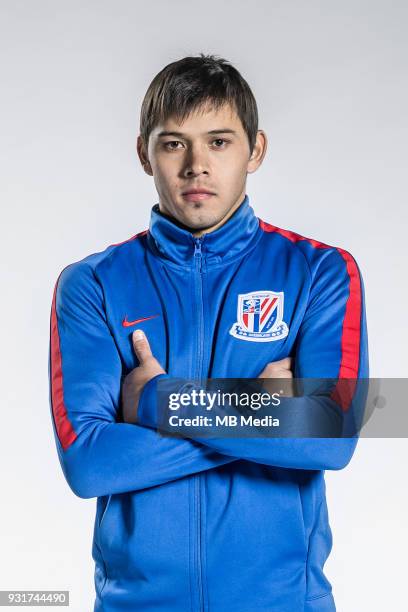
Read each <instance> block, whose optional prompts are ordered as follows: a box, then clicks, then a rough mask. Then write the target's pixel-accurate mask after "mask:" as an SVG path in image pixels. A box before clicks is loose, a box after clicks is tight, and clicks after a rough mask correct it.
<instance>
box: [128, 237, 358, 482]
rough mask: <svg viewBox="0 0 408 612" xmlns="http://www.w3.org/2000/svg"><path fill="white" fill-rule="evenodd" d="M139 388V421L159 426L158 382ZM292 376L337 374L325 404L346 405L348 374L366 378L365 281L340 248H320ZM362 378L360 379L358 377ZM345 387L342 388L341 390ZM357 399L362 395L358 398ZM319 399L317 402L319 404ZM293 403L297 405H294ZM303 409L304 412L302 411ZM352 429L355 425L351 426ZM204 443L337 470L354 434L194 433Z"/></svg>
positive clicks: (277, 462) (291, 464) (309, 404)
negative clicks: (294, 435)
mask: <svg viewBox="0 0 408 612" xmlns="http://www.w3.org/2000/svg"><path fill="white" fill-rule="evenodd" d="M160 376H164V375H159V376H157V377H155V379H151V380H150V381H149V382H148V383H147V385H146V386H145V388H144V389H143V392H142V395H141V398H140V401H139V408H138V421H139V422H140V423H141V424H143V425H145V426H150V427H155V426H157V422H158V418H157V381H158V378H160ZM294 378H320V379H322V378H323V379H326V378H327V379H329V378H330V379H335V380H336V381H337V385H336V388H335V389H337V388H338V389H340V392H338V393H337V396H335V395H332V396H331V397H330V398H327V399H325V400H324V401H325V406H324V408H325V409H328V410H329V411H330V410H339V405H340V406H341V408H340V410H343V409H346V408H348V407H349V406H350V402H351V401H352V400H353V396H352V394H351V397H350V391H348V395H349V397H348V400H347V389H350V387H349V386H347V385H343V387H342V386H341V384H342V379H348V380H347V381H345V380H343V383H344V382H346V383H350V382H352V380H350V379H354V380H356V379H358V378H368V345H367V328H366V314H365V298H364V286H363V280H362V277H361V273H360V270H359V268H358V266H357V263H356V262H355V260H354V258H353V257H352V256H351V255H350V254H349V253H348V252H347V251H343V250H341V249H332V250H328V251H327V252H325V253H324V256H323V257H322V258H321V260H320V262H319V265H318V266H317V269H316V270H315V272H314V275H313V277H312V282H311V288H310V293H309V300H308V305H307V307H306V311H305V314H304V317H303V319H302V323H301V326H300V328H299V331H298V335H297V338H296V342H295V351H294ZM360 382H363V381H360ZM345 390H346V393H345ZM360 401H361V399H360ZM284 402H285V406H288V407H290V405H291V403H292V402H297V404H296V405H297V408H299V407H301V408H302V409H303V408H304V409H305V411H307V410H309V411H310V412H312V410H311V409H313V407H316V406H317V407H318V408H319V409H320V408H321V402H322V399H321V398H319V399H316V400H314V399H313V397H304V398H303V397H296V398H285V399H284ZM299 402H303V404H299ZM317 402H319V404H317ZM293 406H295V404H293ZM305 414H307V412H305ZM353 431H355V429H353ZM194 440H196V441H199V442H200V443H202V444H203V445H206V446H208V447H211V448H213V449H214V450H217V451H219V452H221V453H224V454H226V455H231V456H234V457H239V458H241V459H246V460H248V461H254V462H257V463H263V464H266V465H273V466H276V467H284V468H295V469H312V470H325V469H329V470H339V469H342V468H344V467H345V466H346V465H347V464H348V463H349V461H350V459H351V457H352V455H353V453H354V450H355V447H356V444H357V440H358V436H356V435H351V436H349V437H337V438H335V437H330V438H327V437H313V438H312V437H280V438H276V437H273V438H272V437H258V438H250V437H246V438H244V437H240V438H238V437H235V438H233V437H227V438H225V437H224V438H221V437H217V436H215V435H214V436H212V437H209V436H208V437H204V438H203V437H201V438H200V437H195V436H194Z"/></svg>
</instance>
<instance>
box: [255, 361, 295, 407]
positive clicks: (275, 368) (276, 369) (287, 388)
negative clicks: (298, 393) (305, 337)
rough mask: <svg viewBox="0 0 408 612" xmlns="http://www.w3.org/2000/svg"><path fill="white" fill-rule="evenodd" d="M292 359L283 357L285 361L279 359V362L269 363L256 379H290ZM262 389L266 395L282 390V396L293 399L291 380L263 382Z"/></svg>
mask: <svg viewBox="0 0 408 612" xmlns="http://www.w3.org/2000/svg"><path fill="white" fill-rule="evenodd" d="M291 367H292V358H291V357H285V359H280V360H279V361H269V362H268V363H267V364H266V366H265V368H264V369H263V370H262V372H261V373H260V374H259V376H258V378H273V379H275V378H286V379H292V378H293V374H292V370H291ZM264 388H265V390H266V391H267V392H268V393H271V394H272V393H278V392H279V391H280V390H283V391H284V393H283V395H284V396H285V397H294V395H295V389H294V383H293V381H291V380H288V381H285V382H284V383H283V382H282V381H279V382H278V381H276V382H275V381H274V380H271V381H265V382H264Z"/></svg>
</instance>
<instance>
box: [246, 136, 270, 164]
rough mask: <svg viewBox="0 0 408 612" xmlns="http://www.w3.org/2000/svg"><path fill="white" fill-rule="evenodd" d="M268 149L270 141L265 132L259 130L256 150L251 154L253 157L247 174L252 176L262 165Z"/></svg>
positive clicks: (249, 161)
mask: <svg viewBox="0 0 408 612" xmlns="http://www.w3.org/2000/svg"><path fill="white" fill-rule="evenodd" d="M267 148H268V139H267V137H266V133H265V132H264V131H263V130H258V131H257V134H256V141H255V145H254V149H253V151H252V153H251V157H250V158H249V160H248V166H247V172H248V173H249V174H251V173H252V172H255V170H257V169H258V168H259V166H260V165H261V163H262V161H263V158H264V157H265V154H266V149H267Z"/></svg>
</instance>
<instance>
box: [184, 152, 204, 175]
mask: <svg viewBox="0 0 408 612" xmlns="http://www.w3.org/2000/svg"><path fill="white" fill-rule="evenodd" d="M208 171H209V168H208V158H207V155H206V153H205V151H204V150H203V148H201V147H198V146H197V147H191V148H190V150H189V151H188V153H187V155H186V159H185V164H184V171H183V174H184V176H185V177H192V176H198V175H199V174H202V173H205V174H208Z"/></svg>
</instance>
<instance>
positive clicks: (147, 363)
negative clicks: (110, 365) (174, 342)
mask: <svg viewBox="0 0 408 612" xmlns="http://www.w3.org/2000/svg"><path fill="white" fill-rule="evenodd" d="M132 342H133V349H134V351H135V354H136V357H137V358H138V360H139V366H138V367H136V368H134V369H133V370H131V372H129V374H128V375H127V376H126V378H125V379H124V380H123V386H122V413H123V420H124V422H125V423H136V422H137V408H138V405H139V398H140V395H141V393H142V390H143V387H144V386H145V384H146V383H147V382H148V381H149V380H150V379H151V378H153V377H154V376H156V375H157V374H166V371H165V370H163V368H162V367H161V365H160V363H159V362H158V361H157V359H156V358H155V357H154V356H153V354H152V351H151V348H150V344H149V341H148V339H147V337H146V335H145V334H144V332H143V331H142V330H141V329H136V330H135V331H134V332H133V334H132Z"/></svg>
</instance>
